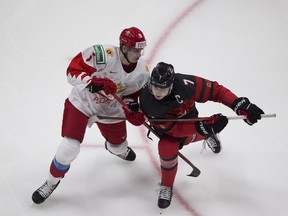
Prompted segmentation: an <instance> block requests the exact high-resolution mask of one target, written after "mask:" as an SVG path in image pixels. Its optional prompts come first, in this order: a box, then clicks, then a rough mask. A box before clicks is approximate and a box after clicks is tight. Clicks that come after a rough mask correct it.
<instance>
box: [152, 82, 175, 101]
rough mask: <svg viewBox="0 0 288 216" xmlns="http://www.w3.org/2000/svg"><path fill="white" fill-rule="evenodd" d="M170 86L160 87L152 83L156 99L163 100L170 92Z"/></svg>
mask: <svg viewBox="0 0 288 216" xmlns="http://www.w3.org/2000/svg"><path fill="white" fill-rule="evenodd" d="M169 90H170V89H169V87H168V88H159V87H156V86H153V85H151V92H152V94H153V95H154V97H155V98H156V100H162V99H163V98H164V97H165V96H167V95H168V93H169Z"/></svg>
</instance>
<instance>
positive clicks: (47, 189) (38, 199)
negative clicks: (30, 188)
mask: <svg viewBox="0 0 288 216" xmlns="http://www.w3.org/2000/svg"><path fill="white" fill-rule="evenodd" d="M59 183H60V181H59V182H58V183H57V184H55V185H49V184H48V182H47V181H45V183H44V184H43V185H42V186H41V187H39V188H38V189H37V190H36V191H35V192H34V193H33V194H32V200H33V202H34V203H36V204H41V203H43V202H44V201H45V200H46V199H47V198H48V197H49V196H50V195H51V194H52V192H53V191H54V190H55V189H56V188H57V186H58V185H59Z"/></svg>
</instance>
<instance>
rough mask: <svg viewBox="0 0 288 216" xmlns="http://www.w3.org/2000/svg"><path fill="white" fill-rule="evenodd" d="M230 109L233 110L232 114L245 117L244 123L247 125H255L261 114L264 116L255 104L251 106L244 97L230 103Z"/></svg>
mask: <svg viewBox="0 0 288 216" xmlns="http://www.w3.org/2000/svg"><path fill="white" fill-rule="evenodd" d="M231 108H232V109H233V110H234V112H236V114H237V115H244V116H246V119H244V121H245V122H246V123H247V124H249V125H253V124H254V123H256V122H257V121H258V120H260V119H261V114H264V112H263V110H262V109H260V108H259V107H258V106H256V105H255V104H252V103H251V102H250V101H249V100H248V98H246V97H241V98H237V99H236V100H235V101H234V102H233V103H232V106H231Z"/></svg>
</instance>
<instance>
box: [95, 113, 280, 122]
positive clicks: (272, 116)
mask: <svg viewBox="0 0 288 216" xmlns="http://www.w3.org/2000/svg"><path fill="white" fill-rule="evenodd" d="M97 117H98V118H99V119H114V120H126V118H123V117H113V116H100V115H98V116H97ZM275 117H276V114H275V113H271V114H262V115H261V118H275ZM212 118H213V117H199V118H189V119H148V121H150V122H155V121H156V122H169V121H170V122H197V121H205V120H210V119H212ZM227 118H228V120H239V119H246V116H243V115H240V116H227Z"/></svg>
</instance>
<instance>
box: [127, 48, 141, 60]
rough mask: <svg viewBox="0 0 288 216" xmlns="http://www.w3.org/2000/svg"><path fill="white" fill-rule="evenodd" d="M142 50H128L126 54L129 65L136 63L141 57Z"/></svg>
mask: <svg viewBox="0 0 288 216" xmlns="http://www.w3.org/2000/svg"><path fill="white" fill-rule="evenodd" d="M143 53H144V49H135V48H130V49H129V50H128V52H127V58H128V59H129V61H130V62H131V63H136V62H137V61H138V60H139V58H140V57H141V56H142V55H143Z"/></svg>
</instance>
